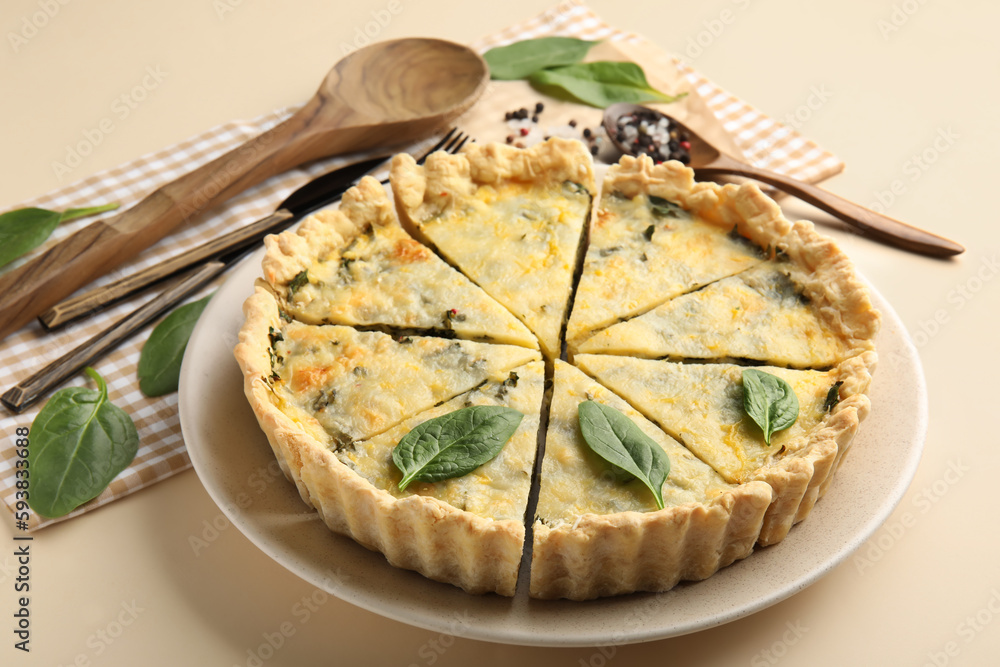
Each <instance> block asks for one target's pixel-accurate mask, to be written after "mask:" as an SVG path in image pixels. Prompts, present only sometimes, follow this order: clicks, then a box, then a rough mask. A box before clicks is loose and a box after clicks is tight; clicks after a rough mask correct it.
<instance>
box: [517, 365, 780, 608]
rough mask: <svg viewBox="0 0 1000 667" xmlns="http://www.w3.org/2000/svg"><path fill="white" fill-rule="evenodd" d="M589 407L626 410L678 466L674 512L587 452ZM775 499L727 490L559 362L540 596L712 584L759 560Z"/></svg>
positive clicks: (539, 529)
mask: <svg viewBox="0 0 1000 667" xmlns="http://www.w3.org/2000/svg"><path fill="white" fill-rule="evenodd" d="M588 400H592V401H597V402H599V403H602V404H604V405H609V406H611V407H613V408H615V409H617V410H619V411H621V412H622V413H623V414H625V416H626V417H628V418H629V419H631V420H632V421H633V422H634V423H635V424H636V425H637V426H638V427H639V428H640V429H641V430H642V432H643V433H645V434H646V435H647V436H649V437H650V438H652V440H653V441H654V442H655V443H656V444H658V445H659V446H660V447H662V448H663V450H664V452H665V453H666V454H667V456H668V458H669V460H670V473H669V475H668V476H667V479H666V481H665V482H664V483H663V487H662V493H663V501H664V504H665V507H664V509H662V510H657V507H656V504H655V502H654V501H653V496H652V494H651V493H650V492H649V490H648V489H647V488H646V487H645V486H643V485H642V483H640V482H639V481H638V480H636V479H632V480H631V481H627V482H623V481H622V480H621V479H620V477H619V475H618V474H616V472H615V471H614V470H613V469H612V467H611V466H610V464H608V463H607V462H606V461H604V460H603V459H602V458H600V457H599V456H597V454H595V453H594V452H593V451H591V449H590V448H589V447H588V446H587V443H586V441H585V440H584V438H583V435H582V434H581V431H580V425H579V420H578V418H577V411H578V407H579V405H580V403H581V402H583V401H588ZM582 489H583V490H585V491H583V492H581V490H582ZM770 500H771V488H770V487H769V486H768V485H767V484H764V483H762V482H754V483H751V484H744V485H740V486H736V485H734V484H729V483H727V482H726V480H724V479H723V478H722V477H721V476H720V475H719V474H718V473H717V472H715V471H714V470H712V468H710V467H709V466H707V465H705V464H704V463H703V462H702V461H700V460H699V459H698V458H697V457H695V456H694V455H693V454H692V453H691V452H690V451H688V450H687V449H685V448H684V446H683V445H681V444H680V443H679V442H677V441H676V440H675V439H673V438H672V437H670V436H669V435H667V434H666V433H664V432H663V431H662V430H661V429H660V428H658V427H657V426H656V425H654V424H653V423H652V422H650V421H649V420H647V419H646V418H645V417H643V416H642V415H641V414H639V413H638V412H637V411H636V410H634V409H633V408H632V407H631V406H630V405H628V403H626V402H625V401H624V400H622V399H621V398H620V397H618V396H617V395H616V394H614V393H613V392H611V391H609V390H608V389H607V388H605V387H604V386H602V385H600V384H598V383H597V382H595V381H594V380H593V379H591V378H589V377H588V376H586V375H584V374H583V373H582V372H581V371H580V370H578V369H576V368H574V367H573V366H570V365H569V364H567V363H564V362H562V361H556V362H555V381H554V387H553V394H552V404H551V408H550V411H549V424H548V430H547V432H546V437H545V458H544V459H543V460H542V472H541V477H540V479H539V489H538V505H537V508H536V510H535V521H534V526H533V536H534V542H533V547H532V560H531V585H530V590H531V595H532V596H533V597H539V598H557V597H564V598H569V599H573V600H580V599H587V598H593V597H599V596H605V595H617V594H620V593H627V592H632V591H663V590H668V589H670V588H672V587H673V586H674V585H675V584H677V582H678V581H680V580H682V579H689V580H697V579H704V578H706V577H708V576H711V575H712V574H713V573H714V572H715V571H717V570H718V569H719V568H721V567H725V566H726V565H729V564H730V563H732V562H733V561H735V560H737V559H740V558H744V557H746V556H747V555H749V554H750V552H751V551H752V550H753V545H754V543H755V542H756V541H757V537H758V535H759V533H760V526H761V522H762V521H763V518H764V512H765V510H766V509H767V507H768V505H769V503H770ZM623 554H628V557H627V558H623V557H622V556H623Z"/></svg>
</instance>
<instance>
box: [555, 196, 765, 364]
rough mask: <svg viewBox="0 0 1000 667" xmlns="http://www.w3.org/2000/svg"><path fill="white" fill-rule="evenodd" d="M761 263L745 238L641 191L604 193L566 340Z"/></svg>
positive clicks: (576, 339) (577, 338) (573, 340)
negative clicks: (658, 202)
mask: <svg viewBox="0 0 1000 667" xmlns="http://www.w3.org/2000/svg"><path fill="white" fill-rule="evenodd" d="M760 261H761V257H760V255H759V249H757V248H756V247H754V246H753V245H752V244H750V243H749V242H748V241H746V240H745V239H742V237H739V236H733V235H731V234H729V233H728V232H727V231H725V230H723V229H722V228H721V227H719V226H718V225H713V224H709V223H707V222H704V221H702V220H699V219H698V218H694V217H692V216H691V215H690V214H689V213H688V212H687V211H684V210H683V209H681V208H679V207H676V208H675V207H673V206H664V205H662V204H661V205H660V206H653V205H651V203H650V200H649V198H648V197H647V196H646V195H637V196H636V197H635V198H633V199H628V198H626V197H624V196H622V195H621V194H619V193H614V192H612V193H605V194H604V195H603V196H602V198H601V204H600V207H599V208H598V210H597V214H596V215H595V217H594V222H593V224H592V226H591V230H590V246H589V247H588V249H587V256H586V260H585V261H584V266H583V275H582V276H581V278H580V285H579V287H578V288H577V296H576V300H575V303H574V305H573V312H572V314H571V315H570V320H569V324H568V326H567V330H566V339H567V341H569V344H570V346H571V347H574V346H575V345H576V344H577V343H578V342H579V341H581V340H584V339H586V337H587V336H588V335H590V334H592V333H593V332H594V331H596V330H598V329H602V328H604V327H607V326H609V325H611V324H614V323H615V322H618V321H619V320H621V319H623V318H629V317H634V316H635V315H638V314H640V313H644V312H646V311H648V310H649V309H650V308H653V307H655V306H657V305H658V304H660V303H663V302H664V301H666V300H668V299H672V298H674V297H676V296H678V295H679V294H683V293H685V292H689V291H691V290H693V289H696V288H698V287H701V286H702V285H706V284H708V283H711V282H714V281H716V280H718V279H720V278H724V277H726V276H730V275H733V274H735V273H739V272H740V271H743V270H745V269H747V268H749V267H751V266H753V265H755V264H757V263H759V262H760Z"/></svg>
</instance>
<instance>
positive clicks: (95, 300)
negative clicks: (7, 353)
mask: <svg viewBox="0 0 1000 667" xmlns="http://www.w3.org/2000/svg"><path fill="white" fill-rule="evenodd" d="M292 217H293V216H292V214H291V213H289V212H288V211H286V210H285V209H280V210H278V211H275V212H274V213H272V214H271V215H269V216H267V217H266V218H261V219H260V220H258V221H256V222H254V223H252V224H249V225H246V226H245V227H240V228H239V229H237V230H235V231H232V232H230V233H228V234H225V235H223V236H220V237H218V238H215V239H212V240H211V241H208V242H206V243H203V244H202V245H200V246H198V247H197V248H193V249H191V250H189V251H187V252H184V253H181V254H179V255H176V256H174V257H171V258H170V259H167V260H165V261H163V262H160V263H159V264H154V265H153V266H151V267H149V268H147V269H143V270H141V271H136V272H135V273H132V274H129V275H127V276H125V277H124V278H122V279H120V280H116V281H115V282H112V283H108V284H107V285H103V286H101V287H98V288H96V289H92V290H89V291H87V292H84V293H83V294H79V295H77V296H73V297H70V298H68V299H65V300H63V301H60V302H59V303H57V304H56V305H54V306H52V307H51V308H49V309H48V310H46V311H45V312H44V313H42V314H41V315H39V316H38V320H39V321H40V322H41V323H42V326H44V327H45V328H46V329H50V330H51V329H57V328H59V327H61V326H63V325H65V324H68V323H69V322H72V321H73V320H76V319H78V318H81V317H84V316H85V315H89V314H91V313H94V312H97V311H99V310H101V309H103V308H107V307H108V306H110V305H112V304H114V303H117V302H118V301H121V300H122V299H124V298H126V297H128V296H131V295H133V294H136V293H137V292H140V291H141V290H143V289H145V288H147V287H149V286H151V285H154V284H155V283H158V282H160V281H161V280H165V279H166V278H169V277H170V276H172V275H175V274H177V273H180V272H181V271H184V270H185V269H189V268H191V267H192V266H194V265H196V264H199V263H200V262H203V261H205V260H207V259H211V258H213V257H219V256H221V255H223V254H225V253H228V252H231V251H232V250H235V249H237V248H240V247H243V246H245V245H250V244H253V243H256V242H257V241H259V240H261V239H262V238H263V237H264V236H266V235H267V234H269V233H272V232H275V231H279V230H280V229H283V228H284V227H286V226H287V224H285V225H283V224H282V223H286V222H287V221H289V220H291V218H292ZM289 224H290V223H289Z"/></svg>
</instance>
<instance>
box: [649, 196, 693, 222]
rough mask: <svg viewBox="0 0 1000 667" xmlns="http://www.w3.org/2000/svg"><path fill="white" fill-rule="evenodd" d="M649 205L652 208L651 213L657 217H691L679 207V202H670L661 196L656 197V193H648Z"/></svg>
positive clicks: (681, 218) (680, 218)
mask: <svg viewBox="0 0 1000 667" xmlns="http://www.w3.org/2000/svg"><path fill="white" fill-rule="evenodd" d="M649 207H650V208H651V209H652V211H653V215H655V216H656V217H658V218H676V219H678V220H683V219H685V218H690V217H691V214H690V213H688V212H687V211H685V210H684V209H683V208H681V205H680V204H677V203H675V202H672V201H670V200H669V199H664V198H663V197H657V196H656V195H649Z"/></svg>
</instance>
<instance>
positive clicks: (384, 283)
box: [263, 177, 538, 349]
mask: <svg viewBox="0 0 1000 667" xmlns="http://www.w3.org/2000/svg"><path fill="white" fill-rule="evenodd" d="M264 242H265V245H266V246H267V253H266V254H265V256H264V260H263V270H264V279H265V281H266V283H267V285H268V287H269V288H270V289H271V291H273V292H274V293H275V295H277V297H278V299H279V302H280V304H281V308H282V310H283V311H284V312H285V313H287V314H288V315H289V316H291V317H293V318H294V319H296V320H299V321H301V322H307V323H309V324H344V325H351V326H361V327H377V326H383V327H388V328H391V329H394V330H417V331H426V332H436V333H437V334H438V335H442V334H443V335H454V336H457V337H458V338H466V339H470V340H490V341H496V342H499V343H508V344H511V345H521V346H524V347H532V348H535V349H537V348H538V342H537V341H536V340H535V337H534V336H533V335H532V334H531V333H530V332H529V331H528V329H527V328H526V327H525V326H524V324H522V323H521V322H520V321H519V320H518V319H517V318H515V317H514V316H513V315H511V314H510V311H508V310H507V309H505V308H504V307H503V306H501V305H500V304H499V303H497V302H496V301H494V300H493V299H492V298H490V297H489V296H487V294H486V293H485V292H483V290H482V289H481V288H479V287H478V286H476V285H475V284H473V283H472V281H470V280H469V279H468V278H466V277H465V276H464V275H462V274H461V273H459V272H458V271H456V270H455V269H453V268H452V267H450V266H449V265H448V264H447V263H446V262H445V261H444V260H442V259H441V258H440V257H438V256H437V255H435V254H434V253H433V252H432V251H431V250H430V249H429V248H427V246H425V245H423V244H422V243H420V242H418V241H416V240H414V239H413V238H412V237H411V236H410V235H409V234H407V233H406V232H405V231H404V230H403V228H402V226H400V224H399V220H398V219H397V218H396V215H395V212H394V211H393V207H392V202H390V200H389V197H388V195H387V194H386V192H385V189H384V188H383V187H382V185H381V184H379V182H378V181H376V180H375V179H374V178H371V177H365V178H363V179H362V180H361V182H360V183H359V184H358V185H357V186H355V187H353V188H351V189H350V190H348V191H347V192H346V193H345V194H344V197H343V200H342V202H341V205H340V209H339V210H326V211H320V212H319V213H316V214H315V215H313V216H310V217H309V218H308V219H306V220H305V221H304V222H303V223H302V225H300V226H299V228H298V230H297V231H294V232H293V231H288V232H284V233H282V234H278V235H276V236H269V237H267V238H266V239H265V241H264Z"/></svg>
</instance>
